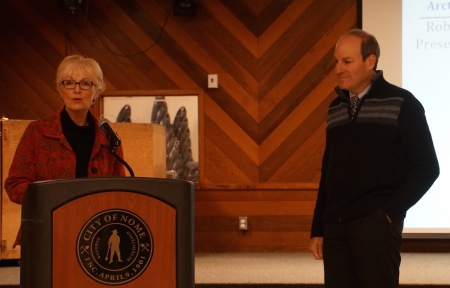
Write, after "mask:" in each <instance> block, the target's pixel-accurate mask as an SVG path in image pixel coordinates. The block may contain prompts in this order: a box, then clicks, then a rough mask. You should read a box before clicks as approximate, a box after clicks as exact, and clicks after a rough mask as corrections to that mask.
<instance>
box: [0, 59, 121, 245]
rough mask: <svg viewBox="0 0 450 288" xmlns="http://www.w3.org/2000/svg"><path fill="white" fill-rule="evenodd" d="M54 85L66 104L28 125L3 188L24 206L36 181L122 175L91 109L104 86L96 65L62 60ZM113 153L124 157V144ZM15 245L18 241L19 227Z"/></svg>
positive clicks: (88, 61) (119, 164) (118, 163)
mask: <svg viewBox="0 0 450 288" xmlns="http://www.w3.org/2000/svg"><path fill="white" fill-rule="evenodd" d="M56 89H57V91H58V93H59V95H60V97H61V100H62V102H63V103H64V107H63V108H62V109H60V110H58V111H56V112H55V113H54V114H52V115H51V116H50V117H48V118H46V119H43V120H38V121H34V122H32V123H30V124H29V125H28V127H27V128H26V129H25V132H24V134H23V136H22V138H21V140H20V142H19V144H18V146H17V149H16V153H15V155H14V159H13V162H12V164H11V168H10V170H9V175H8V178H7V179H6V181H5V190H6V192H7V193H8V196H9V198H10V199H11V201H12V202H15V203H18V204H22V199H23V196H24V194H25V190H26V189H27V187H28V185H29V184H30V183H32V182H35V181H43V180H54V179H67V178H80V177H106V176H125V169H124V167H123V165H122V164H121V163H120V162H119V161H118V160H117V159H116V158H115V157H114V156H113V155H111V154H110V152H109V143H108V140H107V138H106V136H105V134H104V132H103V131H102V130H101V129H100V128H99V127H98V120H97V119H95V118H94V117H93V116H92V115H91V113H90V111H89V108H90V107H91V105H92V104H93V103H94V102H95V100H96V99H97V98H98V96H99V95H100V93H101V92H103V91H104V90H105V84H104V82H103V72H102V70H101V68H100V66H99V64H98V63H97V62H96V61H95V60H93V59H91V58H86V57H83V56H79V55H73V56H68V57H66V58H64V59H63V61H62V62H61V64H60V65H59V67H58V70H57V74H56ZM117 152H118V154H119V156H120V157H121V158H123V151H122V148H121V147H120V146H119V147H118V148H117ZM16 245H20V231H19V234H18V235H17V239H16V242H15V243H14V246H13V247H15V246H16Z"/></svg>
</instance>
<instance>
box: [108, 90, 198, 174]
mask: <svg viewBox="0 0 450 288" xmlns="http://www.w3.org/2000/svg"><path fill="white" fill-rule="evenodd" d="M202 96H203V93H202V91H197V90H194V91H190V90H187V91H183V90H181V91H141V90H139V91H110V92H104V93H103V94H102V95H101V96H100V117H102V118H106V119H108V120H109V121H110V122H112V123H114V122H130V123H153V124H159V125H164V126H165V127H166V170H167V171H168V175H172V176H171V178H174V179H180V180H187V181H192V182H198V181H199V162H200V155H199V154H200V143H199V142H200V141H199V139H200V137H199V131H200V123H199V120H200V117H199V115H200V113H199V107H200V103H202V101H201V97H202Z"/></svg>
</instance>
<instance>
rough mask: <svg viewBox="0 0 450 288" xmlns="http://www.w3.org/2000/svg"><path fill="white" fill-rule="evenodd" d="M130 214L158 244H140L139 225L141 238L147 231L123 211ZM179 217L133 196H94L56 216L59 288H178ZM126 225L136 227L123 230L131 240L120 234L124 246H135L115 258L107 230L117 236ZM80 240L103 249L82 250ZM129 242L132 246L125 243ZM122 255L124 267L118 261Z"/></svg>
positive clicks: (159, 204)
mask: <svg viewBox="0 0 450 288" xmlns="http://www.w3.org/2000/svg"><path fill="white" fill-rule="evenodd" d="M130 209H131V211H133V213H135V214H136V215H139V216H140V217H141V218H142V220H143V221H144V222H145V223H147V225H148V227H149V230H150V231H151V234H152V237H153V239H154V241H151V242H152V243H141V245H139V240H141V239H139V238H140V237H139V234H136V233H133V232H136V229H135V228H136V226H137V229H138V232H137V233H141V234H144V233H145V232H143V231H144V229H143V227H142V224H138V221H137V220H136V219H135V217H133V216H129V215H128V214H127V213H126V212H123V210H125V211H129V210H130ZM102 211H106V213H103V214H102V215H99V216H98V217H95V219H93V222H92V224H91V227H87V228H86V229H83V226H85V225H86V223H89V220H90V219H91V218H92V215H97V214H99V213H100V212H102ZM108 211H110V212H108ZM175 217H176V211H175V209H174V208H173V207H171V206H169V205H167V204H166V203H163V202H161V201H158V200H156V199H154V198H151V197H147V196H144V195H141V194H136V193H127V192H103V193H97V194H93V195H88V196H85V197H82V198H79V199H76V200H74V201H72V202H70V203H68V204H66V205H64V206H63V208H60V209H57V210H56V211H54V212H53V219H55V220H54V221H53V288H79V287H92V288H94V287H105V285H119V284H120V287H129V288H141V287H158V288H175V285H176V275H175V272H176V267H175V263H176V261H175V259H176V254H175V245H176V243H175V239H176V229H175V223H176V218H175ZM56 219H57V221H56ZM121 226H123V227H131V229H125V230H123V231H126V233H125V235H120V234H121V233H120V232H119V235H118V237H120V239H121V242H120V243H121V244H122V243H123V246H125V244H127V242H128V243H129V246H130V250H129V251H128V253H126V251H125V249H124V247H119V248H120V249H119V251H118V252H119V253H118V254H113V255H112V256H113V257H110V256H111V254H112V253H111V251H108V250H111V249H105V248H106V247H109V246H108V245H107V243H108V239H109V235H111V234H109V235H106V237H103V239H102V237H101V234H102V233H101V229H102V228H103V229H106V230H108V229H109V230H111V231H112V229H113V228H115V227H116V228H117V227H121ZM69 228H70V229H69ZM133 230H134V231H133ZM80 233H81V234H80ZM136 236H137V237H136ZM79 237H82V238H87V239H88V240H91V238H92V240H93V241H81V242H89V243H95V244H94V245H97V246H96V247H91V245H77V242H78V241H77V239H78V238H79ZM143 238H144V237H143ZM126 239H128V240H129V241H124V240H126ZM102 241H103V242H102ZM102 244H104V245H102ZM147 244H149V245H147ZM150 244H153V245H150ZM87 246H90V247H87ZM102 246H103V249H102ZM119 246H121V245H119ZM153 246H154V247H153ZM86 247H87V248H86ZM105 250H106V251H105ZM150 251H151V252H153V251H154V253H152V254H151V253H150ZM74 252H75V253H74ZM102 252H103V253H102ZM77 255H78V257H80V259H77V258H78V257H77ZM118 255H120V256H121V261H122V262H118V260H119V259H118ZM149 257H150V258H151V259H149ZM110 260H112V261H110ZM80 264H81V265H80ZM145 264H148V266H146V265H145ZM83 268H84V269H83ZM85 270H86V271H85ZM86 276H88V277H86ZM134 277H135V279H134V280H133V278H134Z"/></svg>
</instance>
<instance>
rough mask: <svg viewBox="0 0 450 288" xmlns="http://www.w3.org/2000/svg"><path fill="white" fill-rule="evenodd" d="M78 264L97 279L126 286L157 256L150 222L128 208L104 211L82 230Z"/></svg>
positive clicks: (91, 219)
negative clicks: (153, 256)
mask: <svg viewBox="0 0 450 288" xmlns="http://www.w3.org/2000/svg"><path fill="white" fill-rule="evenodd" d="M76 253H77V256H78V263H79V264H80V267H81V268H82V270H83V271H84V272H85V273H86V274H87V275H88V276H89V277H90V278H91V279H93V280H95V281H97V282H100V283H102V284H106V285H123V284H125V283H128V282H131V281H133V280H136V279H137V278H138V277H139V276H140V275H141V274H142V273H143V272H144V271H145V270H146V269H147V267H148V265H149V263H150V261H151V258H152V255H153V237H152V234H151V231H150V229H149V228H148V226H147V224H146V223H145V222H144V221H143V220H142V219H141V218H140V217H139V216H138V215H136V214H134V213H133V212H130V211H127V210H121V209H113V210H105V211H102V212H100V213H98V214H96V215H94V216H93V217H91V218H90V219H89V220H88V221H87V222H86V223H85V224H84V226H83V228H82V229H81V230H80V232H79V233H78V239H77V243H76Z"/></svg>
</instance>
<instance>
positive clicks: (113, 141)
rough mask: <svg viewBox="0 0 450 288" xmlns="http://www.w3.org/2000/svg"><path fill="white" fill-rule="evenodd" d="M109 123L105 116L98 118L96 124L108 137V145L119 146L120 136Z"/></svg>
mask: <svg viewBox="0 0 450 288" xmlns="http://www.w3.org/2000/svg"><path fill="white" fill-rule="evenodd" d="M109 123H110V122H109V120H108V119H106V118H100V119H99V120H98V126H99V127H100V128H102V130H103V132H105V134H106V138H108V141H109V145H110V146H111V147H117V146H120V137H119V135H117V133H116V132H114V130H113V129H112V127H111V125H110V124H109Z"/></svg>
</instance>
